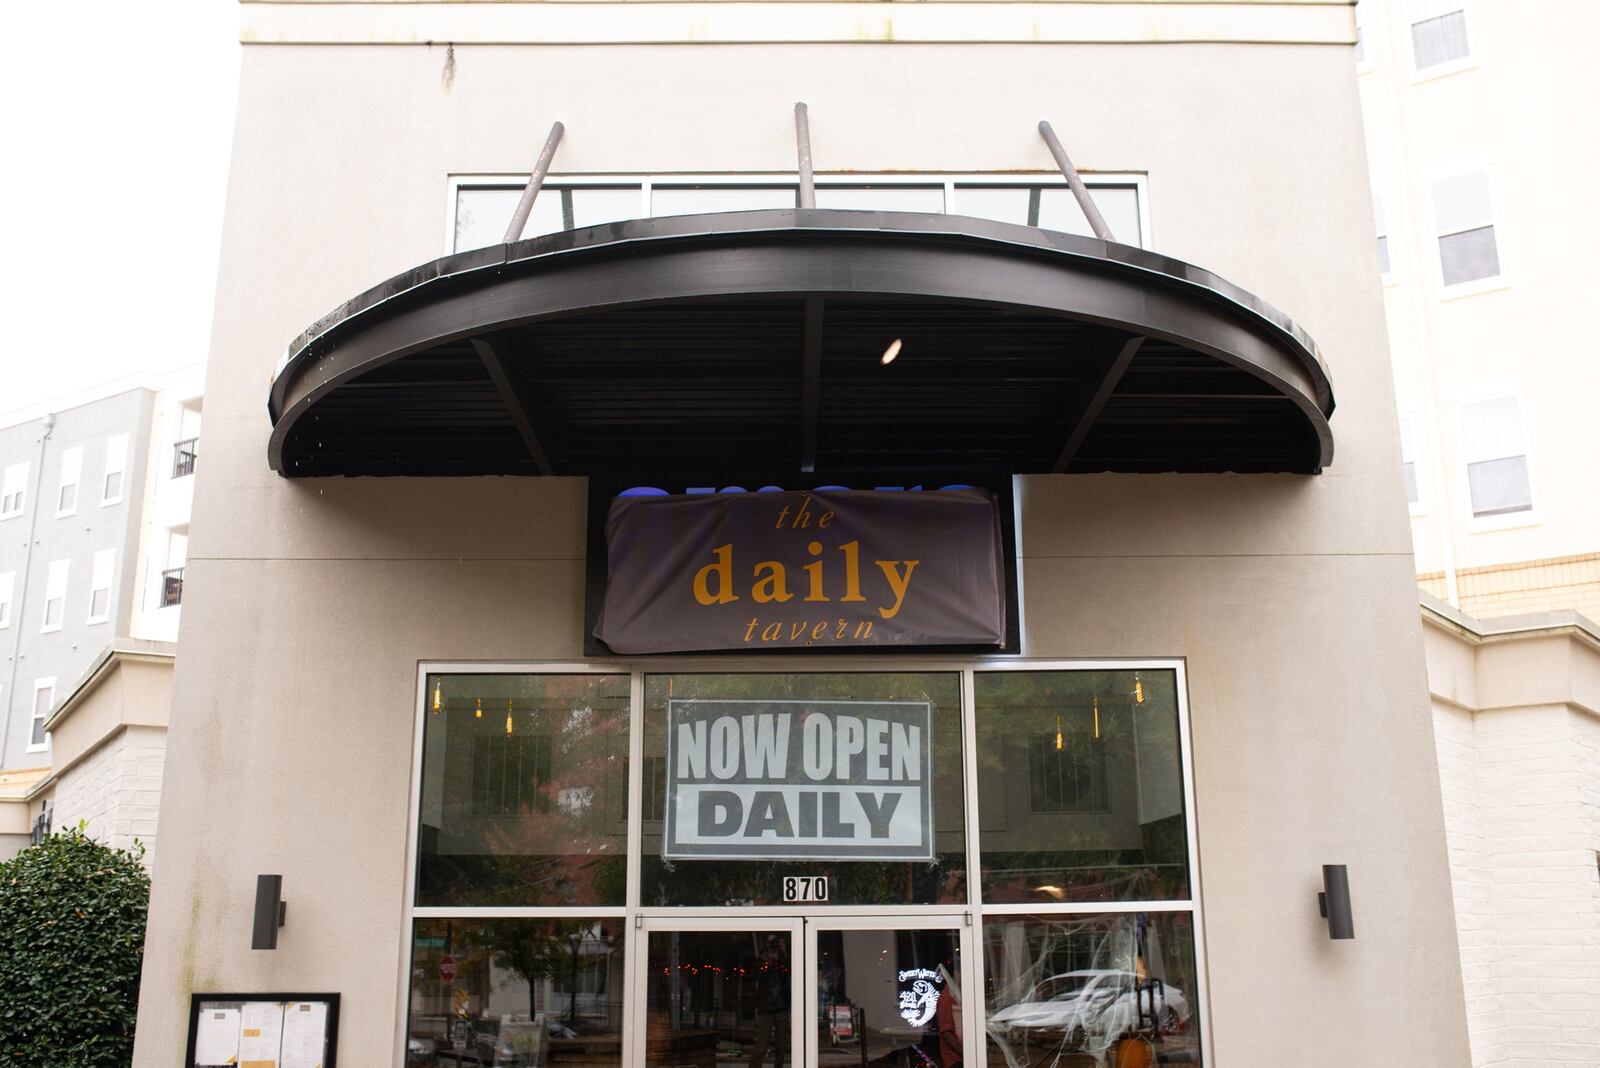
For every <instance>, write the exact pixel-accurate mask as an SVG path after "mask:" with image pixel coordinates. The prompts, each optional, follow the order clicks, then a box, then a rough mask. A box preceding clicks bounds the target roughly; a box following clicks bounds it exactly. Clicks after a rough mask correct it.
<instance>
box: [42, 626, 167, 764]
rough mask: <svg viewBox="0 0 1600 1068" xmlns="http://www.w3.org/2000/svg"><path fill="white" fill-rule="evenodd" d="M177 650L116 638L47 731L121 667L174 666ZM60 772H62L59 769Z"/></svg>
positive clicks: (48, 722)
mask: <svg viewBox="0 0 1600 1068" xmlns="http://www.w3.org/2000/svg"><path fill="white" fill-rule="evenodd" d="M177 650H178V647H177V645H176V644H174V643H172V642H154V641H146V640H144V639H142V638H116V639H114V640H113V641H112V642H111V644H110V645H107V646H106V647H105V648H104V649H102V650H101V651H100V655H99V656H97V657H95V658H94V663H92V664H90V665H89V670H88V671H86V672H85V673H84V674H83V675H82V676H81V677H80V678H79V679H78V681H77V682H75V683H74V684H73V686H72V692H70V693H69V694H67V697H66V699H65V700H63V701H62V702H61V703H60V704H59V705H57V706H56V708H55V711H53V712H51V713H50V718H49V719H47V720H45V723H44V729H45V730H46V731H53V730H55V729H56V728H57V727H59V726H60V725H61V724H62V723H63V722H65V721H66V719H67V717H69V716H71V715H72V713H73V712H75V711H77V709H78V708H79V706H81V705H82V704H83V702H84V700H85V699H86V698H88V696H89V695H90V694H92V693H94V691H95V690H96V689H98V688H99V687H100V684H101V683H103V682H104V681H105V680H106V679H108V678H110V676H111V672H112V670H113V669H114V668H116V667H117V666H118V665H120V664H129V663H132V664H139V663H143V664H156V663H161V664H171V663H172V662H173V660H174V658H175V657H176V655H177ZM56 770H57V771H60V770H62V769H60V768H58V769H56Z"/></svg>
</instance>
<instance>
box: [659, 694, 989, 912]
mask: <svg viewBox="0 0 1600 1068" xmlns="http://www.w3.org/2000/svg"><path fill="white" fill-rule="evenodd" d="M669 699H670V700H673V701H674V702H684V701H689V700H693V701H718V700H721V701H742V702H749V701H767V702H780V701H781V702H804V701H828V702H850V701H860V702H926V703H927V705H928V706H929V710H930V712H929V714H930V716H931V720H930V722H931V724H932V728H931V731H930V737H929V739H928V745H929V750H930V769H929V770H930V771H931V779H932V786H933V791H932V792H933V797H932V819H933V829H932V842H933V856H934V859H933V860H932V861H931V862H929V861H926V860H912V861H879V860H855V861H850V860H833V859H825V858H815V857H814V858H811V859H805V860H720V859H719V860H710V859H708V860H699V859H694V860H690V859H683V858H677V859H668V858H667V857H665V856H664V855H663V831H664V827H665V825H664V822H663V817H664V815H665V814H666V812H667V809H668V806H669V804H670V799H668V798H666V797H664V796H662V797H661V800H660V801H657V800H654V799H651V798H649V797H646V798H645V799H644V804H643V806H642V807H643V811H644V813H645V823H644V855H643V858H642V864H641V872H640V880H641V881H640V901H641V903H642V904H645V905H773V904H783V898H782V893H783V879H784V877H785V876H817V875H822V876H827V877H828V881H829V899H828V900H829V904H833V905H894V904H905V905H909V904H932V903H936V902H952V903H953V902H964V901H966V899H967V897H966V820H965V815H964V811H963V807H962V781H963V768H962V758H961V677H960V675H958V674H956V673H954V672H940V673H914V674H913V673H904V674H900V673H849V674H846V673H829V674H821V673H817V674H811V673H795V674H780V673H751V674H716V675H712V674H696V675H647V676H646V677H645V713H644V714H645V721H644V722H645V739H644V755H645V768H644V776H643V781H644V782H646V783H651V784H654V788H655V789H657V790H658V791H660V792H661V793H662V794H664V793H665V789H666V781H667V771H668V769H667V767H666V764H665V760H666V753H667V702H668V700H669ZM792 756H793V759H794V760H795V762H796V763H798V761H799V758H800V754H799V753H798V752H796V753H794V754H792ZM658 796H659V795H658ZM804 818H805V817H804V815H802V814H800V813H796V814H795V816H794V818H793V820H792V821H791V822H792V823H793V824H794V825H795V826H799V824H800V823H801V821H802V820H804Z"/></svg>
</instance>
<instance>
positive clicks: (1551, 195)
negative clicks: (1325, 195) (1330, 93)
mask: <svg viewBox="0 0 1600 1068" xmlns="http://www.w3.org/2000/svg"><path fill="white" fill-rule="evenodd" d="M1556 10H1559V12H1560V15H1561V32H1559V33H1552V32H1551V29H1552V26H1553V23H1552V22H1551V20H1550V18H1549V15H1550V14H1551V13H1552V12H1554V11H1556ZM1356 17H1357V22H1358V26H1359V43H1358V45H1357V50H1356V65H1357V71H1358V79H1357V80H1358V84H1359V86H1360V92H1361V100H1362V108H1363V113H1364V118H1365V121H1366V129H1367V151H1368V157H1369V160H1370V164H1371V169H1372V181H1373V203H1374V208H1375V211H1374V215H1375V228H1376V236H1377V245H1378V254H1379V270H1380V273H1381V277H1382V281H1383V292H1384V299H1385V305H1386V310H1387V318H1388V325H1389V341H1390V350H1391V353H1392V355H1393V360H1394V373H1395V395H1396V399H1397V404H1398V411H1399V417H1400V436H1401V448H1402V450H1403V453H1404V464H1405V474H1406V491H1407V496H1408V500H1409V507H1410V512H1411V530H1412V543H1413V546H1414V549H1415V553H1416V561H1417V569H1418V572H1419V574H1418V581H1419V583H1420V585H1421V587H1422V590H1423V596H1422V600H1423V609H1422V616H1423V623H1424V627H1423V636H1424V642H1425V646H1426V649H1427V655H1428V678H1429V689H1430V692H1431V700H1432V705H1433V712H1434V731H1435V736H1436V744H1437V748H1438V753H1439V775H1440V782H1441V787H1442V789H1443V792H1444V793H1443V796H1444V803H1445V817H1446V829H1447V833H1448V836H1449V840H1450V858H1451V873H1452V879H1453V882H1454V887H1455V904H1456V913H1457V924H1458V929H1459V935H1460V940H1461V953H1462V969H1463V976H1464V980H1465V988H1466V997H1467V1007H1468V1022H1469V1027H1470V1029H1471V1035H1472V1056H1473V1063H1474V1065H1477V1066H1479V1068H1483V1066H1488V1065H1502V1064H1532V1063H1539V1064H1546V1063H1581V1064H1593V1063H1597V1062H1600V919H1597V917H1600V877H1597V864H1596V861H1597V858H1600V803H1597V801H1596V799H1597V798H1600V627H1597V625H1596V623H1595V622H1594V621H1595V620H1597V619H1600V492H1597V487H1600V478H1597V476H1596V474H1595V470H1594V451H1595V450H1594V431H1593V423H1594V415H1595V410H1596V401H1597V399H1600V360H1596V359H1595V355H1594V351H1593V348H1594V347H1593V345H1592V344H1588V343H1586V342H1584V341H1582V340H1581V339H1574V338H1573V337H1572V336H1571V335H1572V330H1573V328H1574V324H1576V323H1578V322H1579V321H1580V313H1581V310H1582V309H1583V308H1585V307H1587V306H1588V305H1589V304H1590V302H1591V301H1592V299H1593V298H1592V293H1591V290H1592V289H1593V274H1594V272H1593V269H1592V265H1591V263H1590V255H1589V250H1590V249H1591V248H1593V247H1594V245H1595V243H1596V241H1597V240H1600V204H1597V202H1596V200H1595V198H1593V197H1586V196H1582V195H1569V193H1568V192H1567V176H1570V175H1584V174H1591V173H1593V172H1594V170H1595V168H1596V166H1597V165H1600V139H1596V138H1594V137H1585V136H1572V133H1573V130H1574V128H1575V127H1574V122H1575V121H1578V122H1580V123H1581V120H1580V119H1577V118H1576V117H1577V116H1578V115H1580V114H1582V112H1583V110H1584V108H1585V106H1586V103H1587V102H1588V101H1592V100H1593V99H1594V98H1595V95H1596V92H1597V89H1600V82H1597V80H1596V77H1595V74H1594V68H1593V64H1592V62H1591V59H1590V56H1589V50H1588V48H1587V46H1586V44H1585V42H1586V41H1587V40H1589V39H1591V38H1592V36H1593V35H1594V34H1595V33H1597V32H1600V7H1597V6H1596V5H1594V4H1563V5H1532V4H1503V3H1491V2H1487V0H1362V2H1361V3H1360V4H1358V5H1357V6H1356Z"/></svg>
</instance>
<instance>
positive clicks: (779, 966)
mask: <svg viewBox="0 0 1600 1068" xmlns="http://www.w3.org/2000/svg"><path fill="white" fill-rule="evenodd" d="M802 930H803V928H802V921H800V920H796V919H788V918H777V917H751V918H749V919H744V920H740V919H734V918H730V919H710V920H705V919H699V920H697V919H655V918H650V919H645V920H643V921H641V925H640V929H639V936H640V937H639V944H640V947H641V948H642V949H643V950H644V967H643V968H642V969H641V970H640V975H639V983H640V987H641V989H640V991H639V996H638V1000H637V1004H639V1005H642V1006H643V1007H644V1013H643V1018H642V1021H641V1022H642V1023H643V1025H644V1027H643V1031H644V1034H643V1035H642V1036H641V1037H642V1042H643V1044H642V1050H643V1056H642V1058H641V1062H642V1063H643V1064H644V1065H645V1066H646V1068H669V1066H670V1068H762V1066H763V1065H770V1066H772V1068H790V1066H793V1065H796V1064H799V1063H800V1056H799V1051H800V1049H801V1045H802V1042H801V1030H800V1019H801V1013H802V1011H803V1000H802V998H801V987H800V983H799V981H798V980H799V976H800V975H801V973H802V970H803V963H802V962H803V957H802V954H803V947H802V941H803V939H802Z"/></svg>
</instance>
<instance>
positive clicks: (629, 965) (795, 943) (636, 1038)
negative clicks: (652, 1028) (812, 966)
mask: <svg viewBox="0 0 1600 1068" xmlns="http://www.w3.org/2000/svg"><path fill="white" fill-rule="evenodd" d="M805 926H806V925H805V920H804V919H802V918H800V917H798V916H771V915H768V916H661V915H656V916H639V917H638V918H637V919H636V920H635V921H634V925H633V927H632V928H630V929H629V931H628V934H629V937H630V939H631V943H630V945H629V947H628V959H627V962H626V964H625V969H626V970H627V972H628V988H629V990H631V991H632V993H633V1004H634V1006H635V1009H634V1011H633V1012H632V1013H630V1014H628V1015H629V1016H630V1017H631V1019H628V1020H627V1024H628V1026H627V1028H626V1032H627V1033H626V1034H625V1035H624V1036H623V1040H622V1044H623V1064H629V1065H642V1064H644V1063H645V1053H646V1039H647V1036H646V1031H647V1029H648V1027H649V1016H650V1014H649V1011H648V1004H649V1000H648V999H649V996H650V985H649V984H650V969H649V956H650V935H651V933H653V932H662V933H665V932H671V931H728V932H732V933H735V934H745V933H749V932H755V931H782V932H785V933H787V934H788V935H789V945H790V946H791V947H792V948H791V951H790V952H791V954H792V962H791V964H790V966H789V967H790V982H789V1049H790V1051H791V1054H792V1055H791V1056H790V1058H789V1063H790V1064H791V1065H799V1064H804V1063H805V1061H804V1059H803V1058H804V1056H805V1054H804V1049H805V1045H804V1034H803V1033H802V1030H801V1028H802V1025H803V1024H804V1022H805V1021H804V1020H803V1019H802V1012H803V1010H804V1008H805V1002H804V998H803V997H802V995H801V990H802V986H803V984H804V983H805V976H806V974H807V969H806V964H805V959H806V957H805V954H806V948H805V942H806V933H805Z"/></svg>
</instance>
